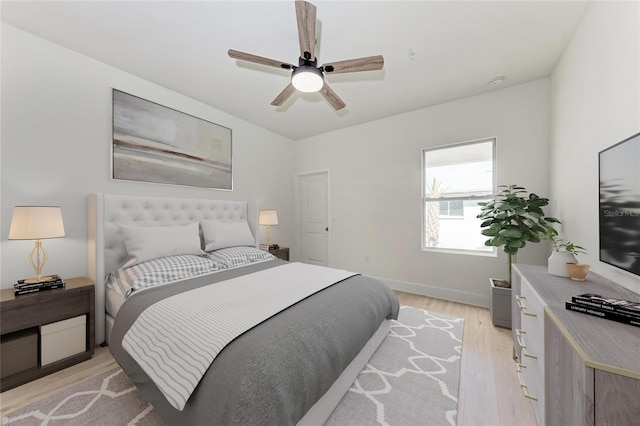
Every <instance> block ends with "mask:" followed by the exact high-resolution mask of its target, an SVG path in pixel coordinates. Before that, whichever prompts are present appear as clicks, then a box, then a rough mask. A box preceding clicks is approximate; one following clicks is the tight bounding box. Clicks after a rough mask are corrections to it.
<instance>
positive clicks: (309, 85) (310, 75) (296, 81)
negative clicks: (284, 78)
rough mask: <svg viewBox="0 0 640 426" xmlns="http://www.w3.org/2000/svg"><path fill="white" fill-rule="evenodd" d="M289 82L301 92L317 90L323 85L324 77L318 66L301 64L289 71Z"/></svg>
mask: <svg viewBox="0 0 640 426" xmlns="http://www.w3.org/2000/svg"><path fill="white" fill-rule="evenodd" d="M291 84H293V87H295V88H296V89H298V90H299V91H301V92H306V93H311V92H317V91H319V90H320V89H322V86H324V77H323V76H322V71H320V70H319V69H318V68H316V67H313V66H311V65H302V66H299V67H298V68H296V69H295V70H293V73H291Z"/></svg>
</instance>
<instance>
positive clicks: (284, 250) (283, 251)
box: [269, 247, 289, 260]
mask: <svg viewBox="0 0 640 426" xmlns="http://www.w3.org/2000/svg"><path fill="white" fill-rule="evenodd" d="M269 253H271V254H272V255H274V256H275V257H277V258H278V259H282V260H289V247H280V248H277V249H271V250H269Z"/></svg>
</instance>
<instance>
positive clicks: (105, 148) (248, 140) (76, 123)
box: [0, 23, 293, 287]
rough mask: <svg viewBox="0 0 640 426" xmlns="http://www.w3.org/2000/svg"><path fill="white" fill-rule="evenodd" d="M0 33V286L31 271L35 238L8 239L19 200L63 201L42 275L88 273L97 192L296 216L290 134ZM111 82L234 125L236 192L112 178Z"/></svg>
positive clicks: (8, 29) (286, 230)
mask: <svg viewBox="0 0 640 426" xmlns="http://www.w3.org/2000/svg"><path fill="white" fill-rule="evenodd" d="M1 40H2V77H1V78H2V99H1V102H2V105H1V108H2V110H1V111H2V133H1V138H2V147H1V149H2V157H1V158H0V161H1V163H0V165H1V172H0V173H1V180H0V182H1V193H0V200H1V201H0V203H1V210H0V211H1V215H0V218H1V222H0V226H1V229H0V231H1V232H0V241H1V247H2V250H1V256H2V257H1V271H0V280H1V283H2V286H3V287H8V286H11V285H12V283H13V282H15V280H17V279H19V278H25V277H30V276H32V275H33V269H32V268H31V266H29V264H28V262H27V259H26V257H27V254H28V253H29V251H30V250H31V248H32V247H33V241H8V240H7V237H8V233H9V225H10V222H11V215H12V211H13V206H14V205H24V204H35V205H47V204H49V205H60V206H62V213H63V219H64V224H65V230H66V237H65V238H62V239H53V240H45V241H44V246H45V248H46V249H47V250H48V251H49V255H50V259H49V263H48V264H47V266H46V267H45V273H59V274H60V275H62V276H64V277H74V276H84V275H86V274H87V195H88V194H89V193H91V192H105V193H119V194H145V195H152V196H172V197H183V198H201V197H207V198H214V199H233V200H247V199H248V200H255V201H257V202H258V203H259V204H260V205H262V206H263V207H265V208H275V209H278V215H279V218H280V221H281V223H292V222H293V218H292V214H291V213H290V212H292V211H293V195H292V194H293V182H292V178H291V176H292V175H293V168H292V160H293V141H291V140H289V139H287V138H284V137H282V136H279V135H276V134H274V133H271V132H269V131H266V130H264V129H262V128H260V127H257V126H255V125H253V124H251V123H248V122H246V121H243V120H240V119H238V118H236V117H233V116H231V115H229V114H226V113H224V112H222V111H219V110H216V109H214V108H211V107H209V106H207V105H204V104H202V103H199V102H197V101H195V100H193V99H190V98H187V97H185V96H182V95H180V94H177V93H175V92H172V91H170V90H167V89H164V88H162V87H159V86H157V85H155V84H153V83H150V82H148V81H145V80H142V79H140V78H138V77H136V76H133V75H131V74H127V73H125V72H123V71H120V70H118V69H115V68H113V67H110V66H107V65H105V64H103V63H100V62H97V61H95V60H93V59H91V58H88V57H86V56H83V55H80V54H78V53H75V52H73V51H71V50H68V49H66V48H64V47H61V46H59V45H56V44H53V43H51V42H49V41H46V40H43V39H41V38H38V37H35V36H33V35H31V34H29V33H26V32H24V31H22V30H19V29H17V28H15V27H12V26H10V25H7V24H4V23H3V24H2V37H1ZM216 84H223V83H221V82H216V81H215V80H212V81H211V87H205V88H203V90H215V85H216ZM112 88H116V89H119V90H122V91H125V92H128V93H131V94H134V95H136V96H139V97H142V98H144V99H148V100H151V101H153V102H157V103H159V104H161V105H166V106H168V107H171V108H174V109H177V110H179V111H183V112H185V113H188V114H191V115H194V116H196V117H200V118H203V119H205V120H208V121H211V122H214V123H217V124H220V125H222V126H226V127H229V128H231V129H232V138H233V187H234V189H233V191H220V190H212V189H203V188H193V187H185V186H170V185H160V184H145V183H134V182H127V181H116V180H112V179H111V178H110V176H111V169H110V167H111V166H110V156H111V90H112ZM291 229H292V227H286V226H279V227H274V228H273V238H274V240H277V241H279V242H281V243H283V244H286V243H288V242H289V241H291V240H292V235H291V231H290V230H291Z"/></svg>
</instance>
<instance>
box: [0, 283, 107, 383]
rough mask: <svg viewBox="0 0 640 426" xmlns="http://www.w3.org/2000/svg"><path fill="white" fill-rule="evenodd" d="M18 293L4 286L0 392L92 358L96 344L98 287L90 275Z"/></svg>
mask: <svg viewBox="0 0 640 426" xmlns="http://www.w3.org/2000/svg"><path fill="white" fill-rule="evenodd" d="M65 282H66V287H65V288H62V289H59V290H55V291H40V292H36V293H33V294H25V295H21V296H16V295H15V294H14V289H12V288H8V289H6V290H2V291H0V353H1V361H0V365H1V369H0V370H1V371H0V392H4V391H5V390H7V389H11V388H14V387H16V386H19V385H22V384H24V383H27V382H30V381H32V380H35V379H38V378H40V377H43V376H46V375H47V374H51V373H53V372H55V371H59V370H62V369H64V368H67V367H69V366H71V365H74V364H77V363H79V362H82V361H85V360H88V359H90V358H91V356H92V355H93V347H94V344H95V341H94V340H95V338H94V329H95V312H94V310H95V287H94V283H93V282H92V281H91V280H90V279H88V278H83V277H81V278H70V279H67V280H65Z"/></svg>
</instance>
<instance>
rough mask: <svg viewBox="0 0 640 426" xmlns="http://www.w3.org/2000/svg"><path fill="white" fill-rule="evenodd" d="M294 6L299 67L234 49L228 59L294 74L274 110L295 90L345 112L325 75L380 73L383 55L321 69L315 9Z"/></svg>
mask: <svg viewBox="0 0 640 426" xmlns="http://www.w3.org/2000/svg"><path fill="white" fill-rule="evenodd" d="M295 4H296V18H297V22H298V39H299V41H300V58H299V59H298V65H297V66H295V65H292V64H290V63H287V62H282V61H276V60H274V59H269V58H265V57H263V56H257V55H252V54H251V53H245V52H240V51H238V50H234V49H229V52H228V53H229V56H230V57H231V58H233V59H239V60H241V61H247V62H253V63H256V64H260V65H266V66H269V67H275V68H283V69H287V70H293V71H292V73H291V82H290V83H289V84H288V85H287V87H285V88H284V90H283V91H282V92H280V94H279V95H278V96H276V97H275V99H274V100H273V101H272V102H271V105H273V106H280V105H282V104H283V103H284V102H285V101H286V100H287V99H289V97H290V96H291V95H292V94H293V93H294V92H295V91H296V90H300V91H301V92H318V91H319V92H320V94H321V95H322V96H324V98H325V99H326V100H327V101H328V102H329V103H330V104H331V106H332V107H333V108H334V109H336V110H340V109H342V108H344V107H345V106H346V104H345V103H344V102H343V101H342V99H340V98H339V97H338V95H337V94H336V93H335V92H334V91H333V90H332V89H331V87H329V85H328V84H327V82H326V81H324V76H325V74H344V73H348V72H356V71H373V70H381V69H382V66H383V65H384V58H383V57H382V55H376V56H367V57H364V58H357V59H347V60H345V61H338V62H331V63H328V64H324V65H322V66H320V67H318V59H317V58H316V57H315V53H314V50H315V41H316V40H315V36H316V7H315V6H314V5H313V4H311V3H309V2H307V1H304V0H296V1H295Z"/></svg>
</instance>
